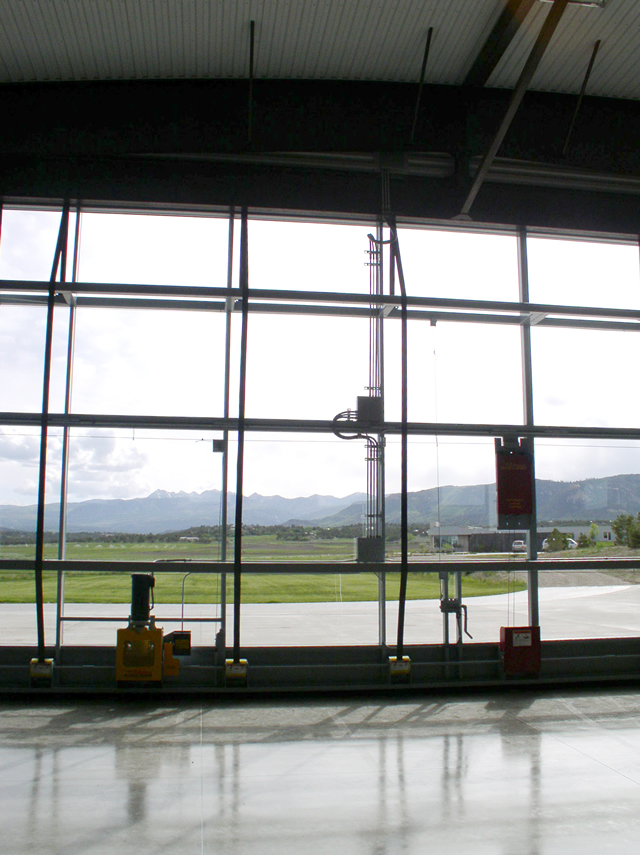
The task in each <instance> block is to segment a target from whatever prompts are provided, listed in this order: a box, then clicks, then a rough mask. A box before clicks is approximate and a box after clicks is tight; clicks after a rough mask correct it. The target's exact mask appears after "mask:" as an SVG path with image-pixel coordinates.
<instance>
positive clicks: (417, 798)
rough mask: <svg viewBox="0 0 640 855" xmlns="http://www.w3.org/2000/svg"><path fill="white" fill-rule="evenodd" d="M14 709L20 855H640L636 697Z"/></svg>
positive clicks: (594, 694) (9, 831)
mask: <svg viewBox="0 0 640 855" xmlns="http://www.w3.org/2000/svg"><path fill="white" fill-rule="evenodd" d="M0 707H1V714H0V768H1V770H2V773H1V774H0V798H1V802H0V803H1V805H2V841H3V842H2V852H3V853H4V855H14V853H15V855H18V853H20V855H24V853H34V855H35V853H38V855H39V853H47V855H49V853H60V855H62V853H64V855H75V853H78V855H79V854H80V853H82V855H106V853H109V855H113V853H120V852H135V853H136V855H147V853H149V855H152V853H153V855H158V853H172V855H173V853H179V855H191V853H194V855H195V853H205V852H206V853H216V855H256V853H258V855H294V854H295V855H301V853H304V855H325V853H326V855H337V853H348V855H396V853H398V855H400V853H403V855H413V853H416V855H418V853H419V855H425V853H429V855H431V853H434V855H439V853H447V855H453V853H464V855H467V853H473V855H573V853H576V855H577V853H580V855H595V853H597V855H602V853H607V852H612V853H613V852H615V853H616V855H625V853H634V855H635V853H637V851H638V845H639V844H638V840H640V811H639V810H638V801H639V798H640V692H639V691H638V690H637V689H635V688H624V689H608V690H606V691H596V690H584V689H582V690H575V691H566V692H562V691H560V692H559V691H554V692H550V691H549V692H539V693H537V694H533V693H527V692H523V691H511V692H509V693H498V692H495V693H484V694H473V695H468V696H463V695H457V696H456V695H444V694H437V693H432V694H424V695H422V696H420V697H418V698H416V697H415V696H411V698H403V697H394V698H393V699H386V698H380V697H376V698H374V699H371V698H368V697H359V698H337V699H336V698H329V699H321V700H313V699H312V700H309V699H305V700H297V699H287V700H279V699H271V700H259V701H255V700H250V701H244V702H232V701H226V702H222V701H213V702H205V703H200V702H194V701H180V702H176V703H173V704H170V703H166V702H162V703H160V702H158V701H148V702H144V703H143V702H140V701H131V700H127V701H122V700H110V701H108V702H101V701H92V702H87V701H83V702H81V701H71V700H69V701H66V702H59V701H55V702H41V703H37V704H35V705H34V704H33V702H32V703H31V704H29V705H27V704H26V703H25V702H23V701H20V702H18V701H16V702H12V703H7V702H5V703H2V704H0Z"/></svg>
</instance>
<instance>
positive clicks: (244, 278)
mask: <svg viewBox="0 0 640 855" xmlns="http://www.w3.org/2000/svg"><path fill="white" fill-rule="evenodd" d="M247 229H248V216H247V209H246V208H242V219H241V226H240V290H241V292H242V333H241V337H240V384H239V385H240V389H239V395H238V398H239V400H238V459H237V474H236V529H235V538H234V562H233V570H234V575H233V659H234V662H239V661H240V597H241V593H242V579H241V572H242V488H243V480H244V433H245V428H244V423H245V402H246V388H247V333H248V322H249V243H248V234H247Z"/></svg>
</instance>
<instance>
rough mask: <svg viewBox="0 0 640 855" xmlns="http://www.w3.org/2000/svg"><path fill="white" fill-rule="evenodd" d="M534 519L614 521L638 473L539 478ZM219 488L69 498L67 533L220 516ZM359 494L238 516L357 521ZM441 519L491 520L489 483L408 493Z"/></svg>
mask: <svg viewBox="0 0 640 855" xmlns="http://www.w3.org/2000/svg"><path fill="white" fill-rule="evenodd" d="M536 486H537V496H538V519H539V520H554V521H556V522H562V521H563V520H566V521H574V520H612V519H615V517H616V516H617V515H618V514H620V513H628V514H633V515H635V514H637V513H638V511H640V475H613V476H610V477H608V478H589V479H587V480H585V481H537V482H536ZM220 497H221V494H220V491H219V490H207V491H205V492H203V493H184V492H180V493H169V492H167V491H166V490H156V491H155V492H154V493H151V495H150V496H146V497H145V498H140V499H92V500H90V501H86V502H71V503H70V504H69V506H68V509H67V527H68V530H69V531H70V532H77V531H100V532H109V531H112V532H115V531H120V532H127V533H141V534H146V533H153V534H160V533H162V532H165V531H178V530H183V529H187V528H192V527H195V526H200V525H218V524H219V522H220ZM364 502H365V495H364V493H353V494H351V495H350V496H345V497H344V498H336V497H335V496H317V495H316V496H306V497H300V498H295V499H287V498H284V497H282V496H261V495H259V494H258V493H254V494H253V495H251V496H245V498H244V502H243V518H244V522H245V523H247V524H248V525H293V524H296V523H298V524H300V523H313V524H316V525H322V526H330V527H334V526H341V525H352V524H359V523H360V522H361V521H362V515H363V513H364ZM386 511H387V522H390V523H398V522H400V495H399V494H398V493H394V494H392V495H390V496H387V500H386ZM59 513H60V507H59V505H58V504H50V505H47V507H46V513H45V527H46V529H47V530H48V531H55V530H56V529H57V527H58V516H59ZM234 513H235V495H234V494H230V495H229V513H228V521H229V522H230V523H233V520H234ZM438 518H439V519H440V522H441V523H442V525H483V526H495V525H496V488H495V484H476V485H472V486H464V487H456V486H452V485H448V486H445V487H440V489H439V490H438V489H437V488H435V487H434V488H432V489H430V490H419V491H418V492H415V493H410V494H409V521H410V522H411V523H412V524H422V525H425V524H429V523H432V522H434V521H435V520H437V519H438ZM35 527H36V506H35V505H26V506H23V505H1V506H0V528H2V529H9V530H13V531H16V530H20V531H35Z"/></svg>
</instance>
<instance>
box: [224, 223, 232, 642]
mask: <svg viewBox="0 0 640 855" xmlns="http://www.w3.org/2000/svg"><path fill="white" fill-rule="evenodd" d="M234 225H235V209H234V207H233V206H231V208H230V210H229V242H228V247H227V289H228V290H229V291H231V289H232V288H233V231H234ZM231 311H232V305H231V297H227V300H226V302H225V316H226V326H225V351H224V402H223V414H224V417H225V419H228V418H229V411H230V408H229V400H230V388H231V383H230V375H231ZM222 441H223V445H224V448H223V451H222V516H221V520H220V528H221V532H220V560H221V561H226V560H227V516H228V504H229V431H228V430H224V431H223V433H222ZM220 618H221V624H220V629H221V631H222V641H223V643H224V646H225V647H226V644H227V574H226V573H222V576H221V580H220Z"/></svg>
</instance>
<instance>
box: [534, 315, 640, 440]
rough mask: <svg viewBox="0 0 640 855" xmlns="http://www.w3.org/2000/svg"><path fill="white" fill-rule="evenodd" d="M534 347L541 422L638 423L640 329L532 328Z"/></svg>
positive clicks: (536, 402) (537, 412)
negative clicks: (636, 384) (634, 370)
mask: <svg viewBox="0 0 640 855" xmlns="http://www.w3.org/2000/svg"><path fill="white" fill-rule="evenodd" d="M531 346H532V355H533V392H534V413H535V418H536V422H537V423H538V424H547V425H585V426H589V427H637V426H638V407H637V401H636V397H637V396H636V394H635V387H634V383H633V380H632V376H631V373H632V366H634V365H637V364H638V359H639V357H640V338H639V337H638V334H637V333H628V332H627V333H624V332H622V333H618V332H613V331H609V330H605V331H600V330H567V329H564V330H561V329H540V328H536V327H534V329H533V330H532V332H531ZM630 372H631V373H630Z"/></svg>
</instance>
